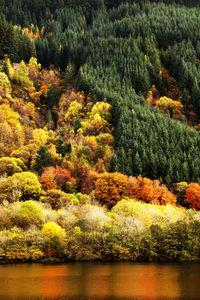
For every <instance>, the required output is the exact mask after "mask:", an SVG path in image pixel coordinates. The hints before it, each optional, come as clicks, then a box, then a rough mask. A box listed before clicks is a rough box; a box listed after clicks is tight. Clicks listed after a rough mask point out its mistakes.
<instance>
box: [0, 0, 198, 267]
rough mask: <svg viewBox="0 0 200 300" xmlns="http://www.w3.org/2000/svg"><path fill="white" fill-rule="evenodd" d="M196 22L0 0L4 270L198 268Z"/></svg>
mask: <svg viewBox="0 0 200 300" xmlns="http://www.w3.org/2000/svg"><path fill="white" fill-rule="evenodd" d="M199 14H200V6H199V4H198V1H195V0H194V1H186V0H182V1H181V0H180V1H178V0H177V1H169V0H165V1H120V0H119V1H112V0H105V1H103V0H92V1H84V2H83V1H80V0H69V1H66V0H59V1H55V0H48V1H42V0H34V1H33V0H32V1H27V0H26V1H24V0H12V1H10V2H9V3H6V1H5V0H0V262H24V261H49V260H59V261H60V260H62V261H66V260H111V261H121V260H130V261H152V260H160V261H185V260H186V261H187V260H189V261H192V260H194V261H199V259H200V250H199V249H200V247H199V246H200V235H199V231H200V212H199V210H200V155H199V150H200V135H199V131H200V23H199Z"/></svg>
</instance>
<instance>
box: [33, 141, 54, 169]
mask: <svg viewBox="0 0 200 300" xmlns="http://www.w3.org/2000/svg"><path fill="white" fill-rule="evenodd" d="M50 165H51V157H50V154H49V153H48V152H47V147H46V146H41V147H40V148H39V150H38V152H37V155H36V157H35V161H34V165H33V168H34V170H36V171H38V172H40V171H41V169H42V168H43V167H48V166H50Z"/></svg>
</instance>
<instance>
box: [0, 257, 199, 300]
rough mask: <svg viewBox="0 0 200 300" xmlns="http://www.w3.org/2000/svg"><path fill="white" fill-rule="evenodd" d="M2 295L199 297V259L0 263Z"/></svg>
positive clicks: (98, 298) (95, 298)
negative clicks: (188, 261)
mask: <svg viewBox="0 0 200 300" xmlns="http://www.w3.org/2000/svg"><path fill="white" fill-rule="evenodd" d="M4 299H6V300H7V299H9V300H10V299H12V300H14V299H17V300H24V299H31V300H32V299H38V300H46V299H56V300H57V299H69V300H71V299H73V300H77V299H84V300H90V299H92V300H102V299H106V300H107V299H136V300H142V299H145V300H148V299H149V300H154V299H156V300H157V299H170V300H171V299H185V300H189V299H195V300H196V299H198V300H200V264H139V263H137V264H136V263H135V264H133V263H113V264H112V263H105V264H102V263H68V264H59V265H43V264H25V265H20V264H19V265H10V264H9V265H0V300H4Z"/></svg>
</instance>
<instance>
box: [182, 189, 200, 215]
mask: <svg viewBox="0 0 200 300" xmlns="http://www.w3.org/2000/svg"><path fill="white" fill-rule="evenodd" d="M185 204H186V206H188V207H189V208H194V209H196V210H200V185H199V184H198V183H190V185H189V187H188V188H187V189H186V193H185Z"/></svg>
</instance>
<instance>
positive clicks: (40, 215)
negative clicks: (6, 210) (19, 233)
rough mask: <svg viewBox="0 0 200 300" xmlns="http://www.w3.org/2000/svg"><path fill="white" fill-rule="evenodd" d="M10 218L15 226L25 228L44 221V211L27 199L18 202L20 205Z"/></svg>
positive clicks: (38, 224)
mask: <svg viewBox="0 0 200 300" xmlns="http://www.w3.org/2000/svg"><path fill="white" fill-rule="evenodd" d="M11 218H12V221H13V223H15V224H16V225H17V226H20V227H22V228H24V229H26V228H28V227H29V226H30V225H36V226H40V225H42V223H44V211H43V210H42V208H41V207H40V205H39V204H37V203H36V202H34V201H32V200H29V201H25V202H24V203H22V204H20V207H19V208H18V210H17V211H16V213H15V214H13V215H12V216H11Z"/></svg>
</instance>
